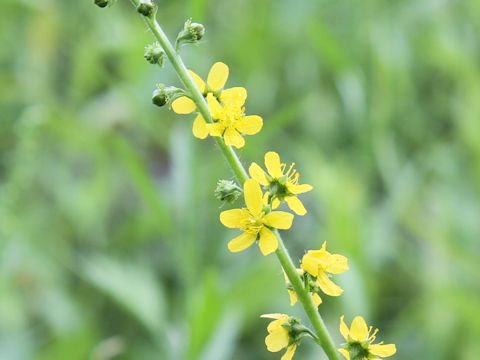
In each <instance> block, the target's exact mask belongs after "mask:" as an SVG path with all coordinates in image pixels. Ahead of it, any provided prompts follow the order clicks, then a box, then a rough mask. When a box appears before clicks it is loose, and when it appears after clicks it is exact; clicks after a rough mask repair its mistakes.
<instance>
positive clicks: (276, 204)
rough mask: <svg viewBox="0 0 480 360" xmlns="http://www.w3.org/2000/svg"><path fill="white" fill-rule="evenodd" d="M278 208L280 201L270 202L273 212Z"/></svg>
mask: <svg viewBox="0 0 480 360" xmlns="http://www.w3.org/2000/svg"><path fill="white" fill-rule="evenodd" d="M279 206H280V200H278V199H273V201H272V209H273V210H275V209H277V208H278V207H279Z"/></svg>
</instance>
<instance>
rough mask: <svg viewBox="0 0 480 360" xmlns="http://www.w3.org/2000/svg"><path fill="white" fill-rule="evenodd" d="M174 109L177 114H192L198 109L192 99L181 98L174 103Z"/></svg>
mask: <svg viewBox="0 0 480 360" xmlns="http://www.w3.org/2000/svg"><path fill="white" fill-rule="evenodd" d="M172 109H173V111H175V112H176V113H177V114H191V113H192V112H194V111H195V110H196V109H197V105H195V103H194V102H193V100H192V99H190V98H188V97H186V96H181V97H179V98H177V99H175V100H174V101H173V103H172Z"/></svg>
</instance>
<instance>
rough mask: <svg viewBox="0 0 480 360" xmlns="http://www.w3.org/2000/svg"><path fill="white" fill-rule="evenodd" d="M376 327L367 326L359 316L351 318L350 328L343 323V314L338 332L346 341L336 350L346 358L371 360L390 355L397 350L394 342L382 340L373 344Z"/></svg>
mask: <svg viewBox="0 0 480 360" xmlns="http://www.w3.org/2000/svg"><path fill="white" fill-rule="evenodd" d="M377 332H378V329H375V330H373V332H372V327H371V326H370V327H368V326H367V324H366V322H365V320H364V319H363V317H361V316H357V317H355V318H354V319H353V321H352V324H351V326H350V329H349V328H348V326H347V325H346V324H345V321H344V316H343V315H342V316H341V317H340V333H341V334H342V336H343V337H344V339H345V341H346V343H345V344H344V346H343V348H341V349H338V351H339V352H340V353H341V354H342V355H343V356H344V357H345V358H346V359H347V360H373V359H381V358H385V357H389V356H392V355H393V354H395V353H396V352H397V348H396V347H395V344H384V343H383V341H382V342H380V343H378V344H373V342H374V341H375V338H376V335H377Z"/></svg>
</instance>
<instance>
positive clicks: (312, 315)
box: [131, 0, 338, 360]
mask: <svg viewBox="0 0 480 360" xmlns="http://www.w3.org/2000/svg"><path fill="white" fill-rule="evenodd" d="M131 2H132V3H133V5H135V6H137V5H138V0H131ZM144 19H145V22H146V23H147V25H148V27H149V29H150V30H151V31H152V33H153V35H154V36H155V38H156V39H157V41H158V42H159V43H160V45H161V46H162V47H163V50H164V51H165V53H166V54H167V57H168V59H169V60H170V62H171V63H172V66H173V67H174V69H175V71H176V72H177V74H178V76H179V78H180V80H181V81H182V83H183V85H184V86H185V88H186V89H187V90H189V91H190V95H191V98H192V100H193V101H194V102H195V104H196V106H197V109H198V111H199V112H200V114H201V115H202V116H203V118H204V119H205V121H207V122H209V123H212V122H213V119H212V116H211V114H210V110H209V109H208V105H207V103H206V101H205V98H204V97H203V95H202V93H201V92H200V90H199V89H198V88H197V86H196V84H195V82H194V81H193V79H192V78H191V76H190V74H189V73H188V70H187V68H186V66H185V64H184V63H183V61H182V58H181V57H180V56H179V55H178V53H177V51H176V50H175V48H174V46H173V45H172V43H171V42H170V40H169V39H168V37H167V36H166V34H165V33H164V31H163V29H162V28H161V26H160V25H159V24H158V22H157V21H156V19H155V17H154V16H152V17H144ZM215 140H216V142H217V144H218V146H219V147H220V150H221V151H222V153H223V155H224V157H225V159H226V160H227V162H228V164H229V165H230V167H231V169H232V171H233V173H234V174H235V177H236V178H237V180H238V181H239V183H240V184H243V183H244V182H245V180H247V179H248V174H247V172H246V170H245V168H244V167H243V165H242V163H241V162H240V159H239V158H238V156H237V154H236V152H235V150H234V149H232V148H231V147H230V146H227V145H225V142H224V141H223V139H222V138H221V137H215ZM275 235H276V236H277V239H278V243H279V246H278V249H277V251H276V252H275V253H276V255H277V257H278V260H279V261H280V264H281V266H282V268H283V270H284V271H285V273H286V274H287V276H288V279H289V280H290V282H291V284H292V286H293V288H294V290H295V292H296V293H297V295H298V299H299V300H300V302H301V303H302V305H303V307H304V309H305V312H306V314H307V316H308V318H309V319H310V321H311V323H312V325H313V327H314V329H315V333H316V335H317V337H318V339H319V342H320V345H321V346H322V348H323V350H324V351H325V353H326V354H327V356H328V358H329V359H330V360H338V355H337V350H336V349H335V345H334V342H333V340H332V338H331V336H330V334H329V332H328V330H327V328H326V326H325V323H324V322H323V320H322V318H321V316H320V314H319V313H318V311H317V308H316V306H315V304H314V303H313V301H312V298H311V296H310V295H309V294H308V292H307V290H306V289H305V288H304V286H303V282H302V279H301V278H300V276H299V275H298V273H297V271H296V269H295V265H294V263H293V261H292V259H291V257H290V254H289V253H288V250H287V248H286V247H285V244H284V243H283V240H282V238H281V237H280V234H279V233H278V231H275Z"/></svg>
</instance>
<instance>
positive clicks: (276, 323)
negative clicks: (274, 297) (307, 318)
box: [262, 314, 288, 333]
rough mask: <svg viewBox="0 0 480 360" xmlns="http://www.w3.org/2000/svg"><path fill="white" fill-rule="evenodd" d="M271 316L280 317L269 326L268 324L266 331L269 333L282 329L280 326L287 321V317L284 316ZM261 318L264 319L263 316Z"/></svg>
mask: <svg viewBox="0 0 480 360" xmlns="http://www.w3.org/2000/svg"><path fill="white" fill-rule="evenodd" d="M272 315H280V316H279V317H278V318H277V319H276V320H275V321H272V322H271V323H270V324H268V326H267V331H268V332H269V333H272V332H274V331H278V330H279V329H282V325H283V324H285V323H286V322H287V320H288V315H285V314H272ZM262 317H265V316H262Z"/></svg>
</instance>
